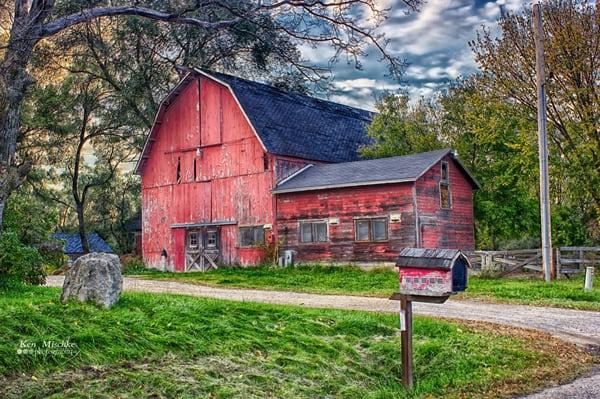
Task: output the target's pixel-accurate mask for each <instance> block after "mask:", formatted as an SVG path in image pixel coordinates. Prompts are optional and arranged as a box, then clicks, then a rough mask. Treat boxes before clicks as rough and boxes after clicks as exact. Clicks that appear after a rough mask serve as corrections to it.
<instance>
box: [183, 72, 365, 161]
mask: <svg viewBox="0 0 600 399" xmlns="http://www.w3.org/2000/svg"><path fill="white" fill-rule="evenodd" d="M194 71H195V72H196V73H198V74H201V75H204V76H206V77H208V78H210V79H213V80H215V81H217V82H219V83H221V84H224V85H225V86H227V87H228V88H229V89H230V91H231V92H232V94H233V95H234V97H235V99H236V100H237V102H238V103H239V105H240V108H241V109H242V111H243V112H244V114H245V115H246V117H247V119H248V121H249V122H250V124H251V125H252V127H253V128H254V130H255V132H256V134H257V136H258V138H259V140H260V142H261V143H262V144H263V146H264V147H265V150H266V151H267V152H269V153H272V154H276V155H286V156H293V157H297V158H302V159H307V160H313V161H322V162H334V163H335V162H348V161H355V160H358V159H359V154H358V150H359V148H360V147H361V146H363V145H366V144H369V143H370V142H371V139H370V138H369V137H368V135H367V129H366V128H367V124H369V123H370V122H371V119H372V117H373V115H374V113H373V112H371V111H367V110H364V109H360V108H356V107H351V106H348V105H344V104H339V103H336V102H333V101H329V100H324V99H320V98H317V97H312V96H309V95H305V94H300V93H295V92H288V91H285V90H282V89H280V88H277V87H274V86H270V85H267V84H265V83H260V82H255V81H252V80H248V79H243V78H240V77H237V76H233V75H227V74H224V73H221V72H214V71H208V70H205V69H199V68H195V69H194Z"/></svg>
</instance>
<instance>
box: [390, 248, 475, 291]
mask: <svg viewBox="0 0 600 399" xmlns="http://www.w3.org/2000/svg"><path fill="white" fill-rule="evenodd" d="M396 266H397V267H398V269H399V271H398V272H399V273H398V274H399V277H400V292H399V294H400V295H409V296H411V297H412V299H413V300H419V299H421V300H427V298H431V299H430V300H429V301H431V302H435V301H436V298H437V301H439V302H443V301H445V300H446V299H447V298H448V297H449V296H450V295H452V294H456V293H458V292H461V291H464V290H465V289H466V288H467V268H468V267H470V264H469V260H468V259H467V257H466V256H465V255H464V254H463V253H462V252H461V251H458V250H454V249H425V248H404V249H403V250H402V251H401V252H400V255H399V256H398V260H397V261H396Z"/></svg>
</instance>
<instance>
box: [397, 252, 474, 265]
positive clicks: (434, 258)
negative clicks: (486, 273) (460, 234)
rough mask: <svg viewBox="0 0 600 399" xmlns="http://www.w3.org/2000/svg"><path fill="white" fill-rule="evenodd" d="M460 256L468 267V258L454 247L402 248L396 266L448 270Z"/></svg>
mask: <svg viewBox="0 0 600 399" xmlns="http://www.w3.org/2000/svg"><path fill="white" fill-rule="evenodd" d="M461 257H462V260H463V261H464V262H465V263H466V264H467V266H469V267H470V266H471V264H470V263H469V259H468V258H467V257H466V256H465V255H464V254H463V253H462V252H461V251H459V250H456V249H427V248H404V249H403V250H402V251H400V254H399V255H398V258H397V260H396V266H399V267H418V268H423V269H447V270H449V269H451V268H452V265H453V264H454V262H455V261H456V260H458V259H459V258H461Z"/></svg>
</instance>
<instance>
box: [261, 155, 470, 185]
mask: <svg viewBox="0 0 600 399" xmlns="http://www.w3.org/2000/svg"><path fill="white" fill-rule="evenodd" d="M448 154H450V155H452V150H450V149H443V150H436V151H430V152H422V153H419V154H412V155H404V156H400V157H390V158H380V159H370V160H366V161H357V162H345V163H338V164H325V165H312V166H309V167H307V168H305V169H304V170H302V171H300V172H299V173H297V174H295V175H292V176H291V177H290V178H288V179H287V180H283V181H282V182H281V183H280V184H278V185H277V187H276V188H275V189H274V190H273V192H275V193H285V192H294V191H309V190H319V189H327V188H334V187H352V186H362V185H375V184H387V183H400V182H408V181H415V180H417V179H418V178H419V177H420V176H421V175H422V174H423V173H425V172H426V171H427V170H429V169H430V168H431V167H432V166H433V165H434V164H435V163H437V162H438V161H439V160H440V159H441V158H442V157H444V156H446V155H448ZM452 156H453V155H452ZM459 165H460V163H459ZM460 166H461V167H462V165H460ZM462 168H463V169H464V167H462ZM464 170H465V173H466V174H467V176H469V178H470V179H471V180H472V182H473V185H474V186H475V187H476V186H477V182H476V181H475V180H474V179H473V178H472V177H471V176H470V175H469V174H468V172H467V171H466V169H464Z"/></svg>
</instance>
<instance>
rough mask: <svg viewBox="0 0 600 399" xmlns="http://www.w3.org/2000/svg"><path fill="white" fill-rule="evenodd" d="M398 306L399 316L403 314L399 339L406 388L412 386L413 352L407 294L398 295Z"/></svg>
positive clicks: (410, 303)
mask: <svg viewBox="0 0 600 399" xmlns="http://www.w3.org/2000/svg"><path fill="white" fill-rule="evenodd" d="M400 307H401V309H402V310H404V312H400V317H403V316H404V320H402V321H401V325H402V324H403V325H404V329H403V330H402V331H400V341H401V344H402V384H403V385H404V387H405V388H406V389H412V388H413V354H412V301H411V300H409V299H408V296H406V295H401V296H400Z"/></svg>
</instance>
